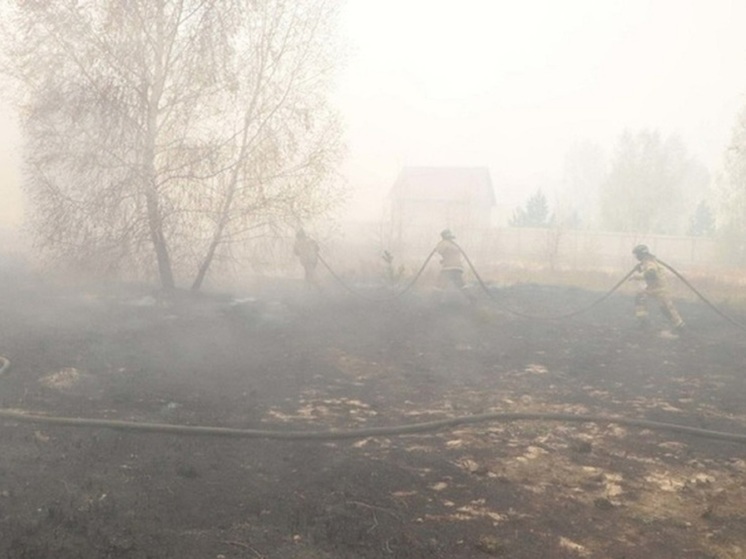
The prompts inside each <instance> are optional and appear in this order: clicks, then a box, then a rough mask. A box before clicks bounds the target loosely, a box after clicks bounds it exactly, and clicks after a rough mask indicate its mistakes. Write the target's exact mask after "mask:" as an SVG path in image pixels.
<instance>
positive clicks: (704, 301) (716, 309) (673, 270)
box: [656, 257, 746, 330]
mask: <svg viewBox="0 0 746 559" xmlns="http://www.w3.org/2000/svg"><path fill="white" fill-rule="evenodd" d="M656 260H658V262H659V263H660V265H661V266H663V267H664V268H666V269H667V270H669V271H670V272H671V273H672V274H673V275H675V276H676V277H677V278H679V279H680V280H681V281H682V282H684V285H686V286H687V287H688V288H689V289H691V290H692V292H693V293H694V294H695V295H696V296H697V297H699V299H700V300H701V301H702V302H703V303H704V304H705V305H707V306H708V307H710V308H711V309H712V310H713V311H715V312H716V313H717V314H719V315H720V316H721V317H723V318H724V319H725V320H727V321H728V322H730V323H731V324H733V325H734V326H737V327H738V328H740V329H741V330H746V325H744V324H743V323H741V322H738V321H737V320H736V319H735V318H733V317H731V316H729V315H728V314H726V313H725V312H723V311H721V310H720V309H719V308H717V307H716V306H715V305H714V304H713V303H711V302H710V301H709V300H708V299H707V297H705V296H704V295H702V294H701V293H700V292H699V291H698V290H697V288H696V287H694V286H693V285H692V284H691V283H689V282H688V281H687V279H686V278H685V277H684V276H683V275H681V274H680V273H679V272H678V271H677V270H676V269H675V268H674V267H673V266H670V265H669V264H666V263H665V262H663V261H662V260H660V259H659V258H657V257H656Z"/></svg>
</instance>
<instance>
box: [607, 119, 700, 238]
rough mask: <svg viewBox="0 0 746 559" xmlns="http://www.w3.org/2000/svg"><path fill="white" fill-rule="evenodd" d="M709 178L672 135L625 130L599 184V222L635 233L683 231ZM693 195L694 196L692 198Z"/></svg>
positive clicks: (618, 229) (612, 227)
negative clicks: (606, 174)
mask: <svg viewBox="0 0 746 559" xmlns="http://www.w3.org/2000/svg"><path fill="white" fill-rule="evenodd" d="M708 181H709V175H708V172H707V170H706V169H705V168H704V167H703V166H702V165H701V164H700V163H698V162H697V161H696V160H695V159H693V158H692V157H690V156H689V154H688V153H687V151H686V148H685V147H684V145H683V143H682V142H681V140H680V139H679V138H677V137H676V136H672V137H670V138H667V139H665V140H663V139H662V138H661V136H660V134H659V133H658V132H657V131H656V132H650V131H647V130H643V131H641V132H638V133H636V134H633V133H632V132H630V131H626V132H624V133H623V134H622V135H621V137H620V138H619V142H618V144H617V150H616V153H615V155H614V157H613V160H612V162H611V168H610V171H609V174H608V176H607V178H606V180H605V181H604V183H603V185H602V189H601V215H602V223H601V227H602V228H604V229H609V230H613V231H631V232H637V233H658V234H674V233H679V234H680V233H683V232H684V229H685V227H686V226H687V219H688V216H689V215H690V214H691V212H692V211H693V210H694V207H689V206H690V205H691V202H689V201H691V200H696V199H698V198H699V194H701V192H702V191H703V190H704V189H705V188H706V186H707V183H708ZM695 194H697V196H696V197H695Z"/></svg>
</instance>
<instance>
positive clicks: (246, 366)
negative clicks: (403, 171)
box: [0, 280, 746, 559]
mask: <svg viewBox="0 0 746 559" xmlns="http://www.w3.org/2000/svg"><path fill="white" fill-rule="evenodd" d="M301 291H302V290H300V289H299V288H297V286H296V287H295V288H292V286H290V287H288V288H283V289H279V288H275V289H274V290H272V291H269V290H265V291H264V292H261V293H259V294H258V295H256V299H253V300H243V301H236V300H234V299H232V298H230V297H227V296H224V297H222V296H201V297H196V298H195V297H189V296H186V295H183V296H179V297H178V298H176V299H175V300H170V301H162V300H154V299H152V298H149V297H145V296H146V295H147V293H145V292H138V291H137V290H134V289H129V290H123V289H120V290H118V291H116V292H107V293H103V292H101V291H100V290H70V289H59V288H57V289H51V288H50V287H49V286H48V285H45V284H44V283H42V282H40V281H38V280H37V281H31V280H29V281H24V283H23V287H18V286H17V285H11V284H10V282H9V281H5V282H3V283H0V309H2V320H1V321H0V354H3V355H5V356H7V357H8V358H9V359H10V360H11V362H12V367H11V368H10V369H9V370H8V371H7V372H6V373H5V374H4V375H3V376H2V377H0V407H2V408H6V409H22V410H26V411H29V412H37V413H44V414H49V415H55V416H63V417H90V418H107V419H121V420H128V421H137V422H151V423H176V424H186V425H207V426H222V427H237V428H256V429H276V430H289V429H293V430H301V429H308V430H325V429H355V428H366V427H374V426H395V425H401V424H407V423H414V422H422V421H430V420H434V419H442V418H450V417H456V416H460V415H468V414H474V413H484V412H489V411H532V412H568V413H582V414H605V415H614V416H624V417H632V418H642V419H650V420H655V421H663V422H671V423H677V424H682V425H688V426H693V427H701V428H707V429H712V430H720V431H728V432H733V433H743V432H744V425H746V401H745V399H744V395H745V394H746V374H745V373H744V362H745V361H746V359H745V357H746V339H745V336H744V332H743V331H742V330H739V329H738V328H736V327H734V326H733V325H731V324H729V323H727V322H725V321H724V320H723V319H721V318H720V317H718V316H717V315H716V314H714V313H713V312H712V311H711V310H709V309H708V308H707V307H705V306H704V305H702V304H695V303H686V302H679V306H680V310H681V313H682V315H684V317H685V319H686V320H687V322H688V324H689V330H688V332H686V333H685V334H683V335H681V336H680V337H678V338H675V337H671V336H666V335H665V334H664V335H661V334H660V332H659V330H656V329H652V330H650V331H646V332H640V331H638V330H637V329H636V325H635V322H634V318H633V316H632V314H633V313H632V300H631V297H630V295H629V294H618V295H613V296H611V297H610V298H608V299H607V300H606V301H604V302H603V303H602V304H600V305H598V306H596V307H593V308H592V309H591V310H590V311H589V312H587V313H583V314H581V315H578V316H577V317H575V318H573V319H569V320H564V321H544V320H534V319H527V318H521V317H518V316H516V315H514V314H511V313H509V312H506V311H505V310H504V309H505V308H506V306H509V307H510V308H513V309H518V310H521V311H522V312H525V313H529V314H541V313H545V314H557V313H562V312H565V311H568V310H572V309H575V308H580V307H583V306H585V305H587V304H589V303H591V302H592V301H594V300H595V299H596V298H598V297H599V296H600V295H601V293H598V292H590V291H584V290H581V289H573V288H565V287H562V288H560V287H547V286H536V285H526V286H516V287H513V288H505V289H503V290H501V291H500V292H499V293H497V294H496V297H497V299H498V301H499V302H500V303H501V304H500V305H496V304H492V303H489V302H487V301H480V302H479V303H477V304H476V305H469V304H467V303H465V302H464V301H462V300H460V299H458V297H457V296H449V297H447V298H446V300H437V299H436V298H435V296H434V295H433V294H429V293H422V292H420V293H412V294H408V295H407V296H405V297H403V298H401V299H399V300H396V301H393V302H388V303H375V302H371V301H366V300H363V299H358V298H355V297H353V296H352V295H350V294H349V293H344V292H342V291H339V292H334V293H335V295H334V296H330V295H329V293H330V292H331V291H330V290H327V295H326V296H317V295H313V296H309V295H308V293H301ZM456 295H457V294H456ZM740 318H741V319H743V317H740ZM658 326H660V327H663V326H664V325H663V324H659V325H658ZM0 449H2V451H1V452H0V557H7V558H13V559H19V558H47V557H48V558H52V557H53V558H56V559H65V558H80V557H106V558H120V557H121V558H132V559H135V558H147V557H149V558H162V557H175V558H186V559H190V558H200V559H203V558H237V557H250V558H277V559H294V558H295V559H328V558H377V557H386V558H415V559H416V558H422V559H433V558H449V559H458V558H480V557H485V558H486V557H505V558H510V559H536V558H558V559H561V558H576V557H580V558H582V557H587V558H599V559H601V558H605V559H638V558H640V559H642V558H644V559H651V558H655V559H668V558H670V559H703V558H713V559H715V558H718V559H735V558H742V557H744V556H746V530H744V522H745V521H746V505H744V503H746V446H744V445H743V444H737V443H729V442H723V441H718V440H713V439H708V438H702V437H694V436H691V435H684V434H676V433H671V432H666V431H661V430H654V429H639V428H631V427H622V426H619V425H615V424H600V423H599V424H597V423H571V424H570V423H559V422H541V421H520V422H514V423H483V424H474V425H467V426H460V427H457V428H455V429H450V430H446V431H440V432H429V433H424V434H418V435H410V436H400V437H375V438H368V439H361V440H355V439H353V440H346V441H327V442H304V441H300V442H299V441H294V442H292V441H276V440H253V439H227V438H215V437H198V436H176V435H168V434H158V433H152V434H144V433H132V432H126V431H119V430H112V429H106V428H90V427H84V428H74V427H63V426H51V425H47V424H29V423H18V422H16V421H13V420H11V419H0Z"/></svg>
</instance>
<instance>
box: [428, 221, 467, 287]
mask: <svg viewBox="0 0 746 559" xmlns="http://www.w3.org/2000/svg"><path fill="white" fill-rule="evenodd" d="M440 238H441V241H440V242H439V243H438V245H437V246H436V247H435V252H437V253H438V254H440V257H441V260H440V266H441V268H440V275H439V276H438V283H437V285H438V287H439V288H441V289H445V288H447V287H448V286H451V285H452V286H454V287H456V288H458V289H463V288H464V277H463V276H464V266H463V264H461V250H459V248H458V246H456V243H454V242H453V240H454V239H455V238H456V236H455V235H454V234H453V233H451V230H450V229H444V230H443V231H442V232H441V233H440Z"/></svg>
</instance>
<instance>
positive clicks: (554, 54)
mask: <svg viewBox="0 0 746 559" xmlns="http://www.w3.org/2000/svg"><path fill="white" fill-rule="evenodd" d="M743 21H746V4H743V3H740V2H731V1H725V0H721V1H715V2H701V1H652V2H651V1H643V0H632V1H628V2H596V1H590V0H589V1H572V2H554V1H551V0H534V1H529V2H494V1H487V0H484V1H482V0H471V1H468V2H463V3H460V4H455V3H453V2H445V1H433V0H405V1H399V0H381V1H377V2H368V1H366V0H350V1H349V2H347V4H346V6H345V9H344V12H343V18H342V22H341V25H342V34H343V37H344V39H345V42H346V43H347V51H346V52H344V53H340V63H341V68H340V70H339V75H338V79H337V87H336V89H335V91H334V94H333V95H334V100H335V103H336V104H337V106H338V107H339V108H340V110H341V116H342V120H343V123H344V126H345V128H346V133H345V141H346V144H347V150H348V151H347V157H346V159H345V161H344V163H343V166H342V169H341V172H340V177H341V180H344V181H345V182H346V183H347V184H348V185H349V187H350V189H351V193H350V197H349V203H348V205H347V206H346V216H348V217H352V218H365V219H376V218H378V217H380V215H381V213H382V211H383V203H384V201H385V198H386V195H387V193H388V191H389V189H390V187H391V185H392V184H393V182H394V180H395V179H396V176H397V174H398V172H399V171H400V169H401V168H402V167H403V166H405V165H446V166H447V165H475V166H486V167H488V168H489V170H490V172H491V174H492V177H493V180H494V184H495V190H496V195H497V201H498V205H502V206H505V207H507V208H514V207H515V206H517V205H519V204H521V203H522V202H524V201H525V199H526V198H527V197H528V196H529V195H530V194H531V193H532V192H534V191H535V190H536V189H537V188H542V189H543V190H544V191H545V192H547V194H548V195H549V197H550V199H553V197H554V194H555V193H556V192H557V191H558V190H560V188H561V182H562V176H563V172H564V168H563V167H564V164H565V158H566V156H567V154H568V152H569V151H570V150H572V149H573V147H574V146H577V145H579V144H582V143H584V142H593V143H594V144H597V145H598V146H600V148H602V150H603V151H604V152H605V153H606V154H607V156H608V155H609V154H611V153H612V152H613V149H614V145H615V142H616V140H617V138H618V137H619V135H620V134H621V133H622V132H623V131H624V130H625V129H629V130H632V131H638V130H642V129H649V130H657V131H660V133H661V134H662V135H664V136H668V135H677V136H679V137H680V138H681V139H682V141H683V143H684V145H685V146H686V148H687V149H688V150H689V152H690V153H691V154H692V155H693V156H694V157H696V158H697V159H698V160H699V161H701V162H702V163H703V164H704V165H705V166H707V168H708V169H709V170H710V172H711V173H714V172H716V171H717V170H718V168H719V166H720V165H721V158H722V154H723V152H724V150H725V149H726V147H727V144H728V141H729V138H730V133H731V129H732V126H733V124H734V121H735V117H736V114H737V112H738V110H739V109H740V107H741V106H742V104H743V102H744V95H743V94H744V92H745V91H746V73H744V72H743V63H744V62H743V61H744V60H746V34H744V33H743V32H742V28H741V25H742V22H743ZM3 105H4V106H3V107H2V110H1V111H0V118H1V119H2V127H1V128H0V196H1V198H2V204H0V220H2V225H3V226H4V227H8V226H15V225H17V224H19V223H20V222H21V216H22V210H21V200H22V197H21V194H20V189H19V176H20V171H19V159H20V141H19V136H18V133H17V128H16V123H15V118H14V111H13V108H12V107H10V106H8V104H7V102H4V103H3Z"/></svg>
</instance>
